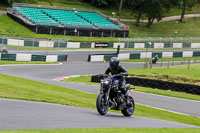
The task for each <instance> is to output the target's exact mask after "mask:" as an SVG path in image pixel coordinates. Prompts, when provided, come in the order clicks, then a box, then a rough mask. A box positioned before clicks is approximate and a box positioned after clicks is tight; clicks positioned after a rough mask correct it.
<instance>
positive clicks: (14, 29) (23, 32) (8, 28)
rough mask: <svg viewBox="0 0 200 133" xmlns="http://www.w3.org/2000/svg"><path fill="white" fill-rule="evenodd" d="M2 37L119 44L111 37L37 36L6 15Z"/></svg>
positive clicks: (1, 17) (0, 19) (2, 19)
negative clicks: (61, 39) (62, 39)
mask: <svg viewBox="0 0 200 133" xmlns="http://www.w3.org/2000/svg"><path fill="white" fill-rule="evenodd" d="M0 25H1V27H0V35H11V36H23V37H33V38H35V37H36V38H48V39H58V38H64V39H69V40H70V41H81V42H117V41H118V38H113V37H112V38H110V37H106V38H105V37H104V38H102V37H74V36H64V35H48V34H36V33H33V32H32V31H31V30H29V29H27V28H26V27H24V26H22V25H20V24H19V23H17V22H15V21H14V20H12V19H11V18H10V17H8V16H6V15H0Z"/></svg>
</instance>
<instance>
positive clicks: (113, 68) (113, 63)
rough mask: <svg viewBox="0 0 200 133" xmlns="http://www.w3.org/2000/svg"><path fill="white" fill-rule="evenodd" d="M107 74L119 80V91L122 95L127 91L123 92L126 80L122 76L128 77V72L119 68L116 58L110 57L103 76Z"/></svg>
mask: <svg viewBox="0 0 200 133" xmlns="http://www.w3.org/2000/svg"><path fill="white" fill-rule="evenodd" d="M109 73H111V74H112V75H115V76H116V78H117V79H119V80H120V83H119V89H120V90H121V91H122V92H123V93H126V91H127V90H125V84H126V80H125V77H124V76H128V72H127V71H126V70H125V69H124V68H123V67H122V66H119V59H118V58H117V57H112V58H111V59H110V65H109V67H108V68H107V69H106V71H105V74H107V75H109Z"/></svg>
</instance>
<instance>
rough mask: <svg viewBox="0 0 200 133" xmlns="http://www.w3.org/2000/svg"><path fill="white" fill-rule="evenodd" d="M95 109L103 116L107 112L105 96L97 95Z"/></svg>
mask: <svg viewBox="0 0 200 133" xmlns="http://www.w3.org/2000/svg"><path fill="white" fill-rule="evenodd" d="M96 108H97V111H98V112H99V114H101V115H105V114H106V113H107V112H108V105H106V103H105V95H104V94H99V95H98V97H97V101H96Z"/></svg>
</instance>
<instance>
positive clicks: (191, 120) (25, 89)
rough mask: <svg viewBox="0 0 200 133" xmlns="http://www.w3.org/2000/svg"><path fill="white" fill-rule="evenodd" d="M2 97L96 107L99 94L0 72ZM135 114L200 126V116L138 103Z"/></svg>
mask: <svg viewBox="0 0 200 133" xmlns="http://www.w3.org/2000/svg"><path fill="white" fill-rule="evenodd" d="M0 92H1V93H0V97H1V98H10V99H21V100H30V101H41V102H49V103H57V104H63V105H70V106H76V107H83V108H90V109H95V108H96V106H95V101H96V97H97V95H94V94H89V93H84V92H80V91H76V90H72V89H67V88H63V87H58V86H55V85H50V84H46V83H40V82H35V81H31V80H27V79H22V78H16V77H12V76H7V75H2V74H0ZM134 115H136V116H144V117H150V118H156V119H162V120H169V121H174V122H180V123H185V124H191V125H197V126H200V118H197V117H194V116H186V115H181V114H176V113H172V112H167V111H163V110H158V109H155V108H150V107H146V106H142V105H136V110H135V113H134Z"/></svg>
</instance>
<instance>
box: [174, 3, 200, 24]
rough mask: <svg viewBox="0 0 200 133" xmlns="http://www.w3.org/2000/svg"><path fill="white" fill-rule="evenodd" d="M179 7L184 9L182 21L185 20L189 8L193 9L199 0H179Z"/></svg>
mask: <svg viewBox="0 0 200 133" xmlns="http://www.w3.org/2000/svg"><path fill="white" fill-rule="evenodd" d="M177 2H178V6H179V9H181V10H182V13H181V19H180V21H181V22H184V15H185V12H186V11H187V10H191V9H192V7H193V6H195V5H196V4H197V0H177Z"/></svg>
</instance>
